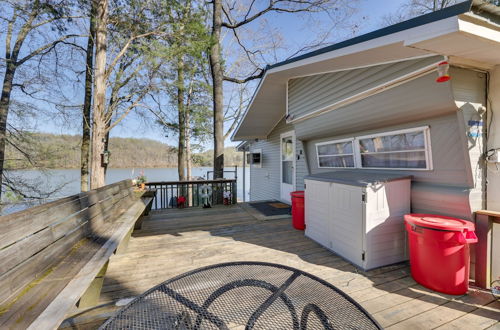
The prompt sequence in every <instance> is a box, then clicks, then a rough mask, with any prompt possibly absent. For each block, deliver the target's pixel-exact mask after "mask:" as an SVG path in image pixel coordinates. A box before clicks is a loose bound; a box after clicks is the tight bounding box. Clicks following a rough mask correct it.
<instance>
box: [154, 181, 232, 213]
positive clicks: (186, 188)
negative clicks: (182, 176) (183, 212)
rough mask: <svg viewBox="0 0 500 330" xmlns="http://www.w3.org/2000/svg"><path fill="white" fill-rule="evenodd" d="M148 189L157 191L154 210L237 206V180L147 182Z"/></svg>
mask: <svg viewBox="0 0 500 330" xmlns="http://www.w3.org/2000/svg"><path fill="white" fill-rule="evenodd" d="M146 187H147V188H148V189H152V190H153V189H154V190H156V195H155V198H154V199H153V208H152V209H153V210H164V209H174V208H180V207H201V206H203V205H204V204H207V203H208V204H210V205H221V204H236V192H237V189H236V180H235V179H220V180H196V181H165V182H147V183H146Z"/></svg>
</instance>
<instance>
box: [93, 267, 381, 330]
mask: <svg viewBox="0 0 500 330" xmlns="http://www.w3.org/2000/svg"><path fill="white" fill-rule="evenodd" d="M100 329H186V330H187V329H380V326H379V325H378V324H377V323H376V321H374V320H373V318H372V317H371V316H370V315H369V314H368V313H367V312H366V311H365V310H364V309H363V308H362V307H361V306H359V305H358V304H357V303H356V302H355V301H353V300H352V299H351V298H349V297H348V296H347V295H346V294H344V293H343V292H342V291H340V290H338V289H337V288H335V287H334V286H332V285H331V284H329V283H327V282H325V281H323V280H321V279H319V278H317V277H315V276H313V275H310V274H308V273H305V272H302V271H300V270H298V269H294V268H291V267H287V266H282V265H277V264H269V263H261V262H232V263H224V264H218V265H212V266H209V267H205V268H200V269H197V270H194V271H191V272H188V273H186V274H183V275H180V276H177V277H175V278H173V279H171V280H168V281H166V282H164V283H162V284H160V285H158V286H156V287H154V288H152V289H150V290H148V291H147V292H145V293H144V294H142V295H141V296H139V297H137V298H135V299H134V300H133V301H131V302H130V303H129V304H128V305H126V306H125V307H123V308H122V309H121V310H120V311H118V312H117V313H116V314H115V315H114V316H113V317H111V318H110V319H109V320H108V321H106V323H104V324H103V325H102V326H101V327H100Z"/></svg>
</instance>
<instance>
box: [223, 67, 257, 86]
mask: <svg viewBox="0 0 500 330" xmlns="http://www.w3.org/2000/svg"><path fill="white" fill-rule="evenodd" d="M257 71H260V72H259V73H258V74H255V75H251V76H248V77H246V78H244V79H238V78H233V77H228V76H224V80H225V81H230V82H233V83H236V84H244V83H247V82H249V81H251V80H255V79H260V78H262V77H263V76H264V70H263V69H260V68H259V69H257Z"/></svg>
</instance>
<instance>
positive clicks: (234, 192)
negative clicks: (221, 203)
mask: <svg viewBox="0 0 500 330" xmlns="http://www.w3.org/2000/svg"><path fill="white" fill-rule="evenodd" d="M236 182H237V180H236V179H235V180H234V181H233V182H232V183H231V193H232V194H231V203H232V204H236V203H237V200H236V199H237V198H238V190H237V188H238V185H237V183H236Z"/></svg>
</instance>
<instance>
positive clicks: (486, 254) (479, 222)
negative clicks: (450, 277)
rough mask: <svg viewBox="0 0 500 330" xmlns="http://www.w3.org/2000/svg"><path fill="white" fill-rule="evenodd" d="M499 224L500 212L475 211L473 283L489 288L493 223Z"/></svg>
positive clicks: (491, 279) (491, 266)
mask: <svg viewBox="0 0 500 330" xmlns="http://www.w3.org/2000/svg"><path fill="white" fill-rule="evenodd" d="M495 223H496V224H500V212H495V211H489V210H480V211H476V235H477V238H478V242H477V244H475V249H476V251H475V252H476V264H475V284H476V285H477V286H479V287H481V288H485V289H489V288H490V287H491V282H492V281H493V280H494V279H493V278H492V274H491V273H492V268H493V265H492V261H493V260H492V258H493V257H494V256H493V255H492V254H493V253H494V251H493V225H494V224H495Z"/></svg>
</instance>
